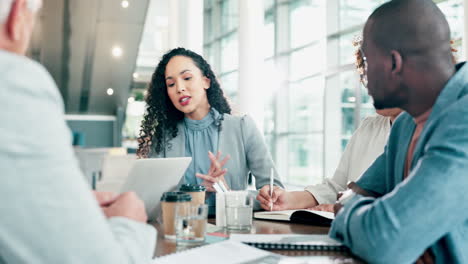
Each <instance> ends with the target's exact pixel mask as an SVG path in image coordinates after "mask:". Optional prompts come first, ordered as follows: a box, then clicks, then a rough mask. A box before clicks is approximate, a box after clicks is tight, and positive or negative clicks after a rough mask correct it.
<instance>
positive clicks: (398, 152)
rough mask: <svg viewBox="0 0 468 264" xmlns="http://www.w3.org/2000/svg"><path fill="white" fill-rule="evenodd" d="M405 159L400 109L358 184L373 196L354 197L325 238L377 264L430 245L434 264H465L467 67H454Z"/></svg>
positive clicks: (410, 258) (406, 134)
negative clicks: (407, 170)
mask: <svg viewBox="0 0 468 264" xmlns="http://www.w3.org/2000/svg"><path fill="white" fill-rule="evenodd" d="M457 69H458V71H457V73H456V74H455V75H454V76H453V77H452V78H451V79H450V80H449V82H448V83H447V84H446V86H445V87H444V89H443V90H442V92H441V93H440V95H439V97H438V98H437V101H436V103H435V104H434V106H433V110H432V113H431V115H430V116H429V119H428V121H427V122H426V124H425V127H424V129H423V131H422V133H421V135H420V138H419V140H418V143H417V145H416V148H415V150H414V154H413V161H412V164H411V172H410V174H409V176H408V178H406V179H403V171H404V164H405V160H406V154H407V150H408V146H409V143H410V141H411V136H412V134H413V131H414V128H415V123H414V120H413V118H412V117H411V116H410V115H409V114H407V113H403V114H402V115H401V116H400V117H399V118H398V119H397V120H396V122H395V124H394V126H393V128H392V131H391V134H390V137H389V141H388V143H387V146H386V148H385V152H384V153H383V154H382V155H381V156H380V157H379V158H378V159H377V160H376V161H375V162H374V163H373V164H372V166H371V167H370V168H369V169H368V170H367V171H366V172H365V173H364V174H363V176H362V177H361V178H360V180H359V181H358V182H357V184H358V185H359V186H360V187H362V188H363V189H365V190H367V191H369V192H372V193H374V194H376V196H377V197H378V198H370V197H362V196H359V195H357V196H355V197H354V198H353V199H352V200H350V201H349V202H348V203H346V205H345V206H344V207H343V209H342V210H341V211H340V212H339V213H338V215H337V217H336V219H335V220H334V221H333V224H332V228H331V230H330V236H331V237H332V238H335V239H337V240H339V241H341V242H343V243H344V244H345V245H346V246H348V247H349V248H350V249H351V250H352V251H353V252H354V253H355V254H356V255H358V256H360V257H362V258H364V259H365V260H367V261H369V262H373V263H374V262H375V263H412V262H415V261H416V260H417V259H418V257H420V256H421V255H422V254H423V253H424V251H425V250H426V249H428V248H429V249H431V251H432V253H433V254H434V256H435V261H436V263H467V262H468V202H467V199H468V96H467V94H468V65H464V64H460V65H457Z"/></svg>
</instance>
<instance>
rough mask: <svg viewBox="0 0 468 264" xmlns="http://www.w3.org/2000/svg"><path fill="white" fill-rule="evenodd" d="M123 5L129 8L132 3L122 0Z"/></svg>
mask: <svg viewBox="0 0 468 264" xmlns="http://www.w3.org/2000/svg"><path fill="white" fill-rule="evenodd" d="M121 5H122V7H123V8H127V7H128V6H129V5H130V3H129V2H128V1H127V0H124V1H122V3H121Z"/></svg>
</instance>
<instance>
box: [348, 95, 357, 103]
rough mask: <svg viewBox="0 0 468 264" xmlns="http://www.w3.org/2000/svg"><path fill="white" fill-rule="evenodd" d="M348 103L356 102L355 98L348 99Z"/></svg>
mask: <svg viewBox="0 0 468 264" xmlns="http://www.w3.org/2000/svg"><path fill="white" fill-rule="evenodd" d="M348 102H350V103H354V102H356V97H354V96H350V97H348Z"/></svg>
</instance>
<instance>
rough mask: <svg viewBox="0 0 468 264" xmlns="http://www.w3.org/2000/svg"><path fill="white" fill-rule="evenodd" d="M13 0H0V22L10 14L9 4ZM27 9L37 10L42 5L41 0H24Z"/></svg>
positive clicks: (13, 0)
mask: <svg viewBox="0 0 468 264" xmlns="http://www.w3.org/2000/svg"><path fill="white" fill-rule="evenodd" d="M13 2H15V0H0V24H3V22H5V20H6V19H7V18H8V15H9V14H10V10H11V6H12V5H13ZM26 2H27V4H28V8H29V10H31V11H32V12H34V13H35V12H37V11H38V10H39V8H41V6H42V0H26Z"/></svg>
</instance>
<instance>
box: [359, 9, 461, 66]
mask: <svg viewBox="0 0 468 264" xmlns="http://www.w3.org/2000/svg"><path fill="white" fill-rule="evenodd" d="M365 35H367V36H366V37H367V38H370V39H371V40H372V41H373V43H374V44H375V45H376V46H377V47H378V48H380V49H382V50H383V51H390V50H396V51H398V52H400V53H401V55H402V56H403V57H405V56H412V57H413V56H414V57H415V59H418V58H419V59H422V60H423V61H425V62H426V63H427V62H428V60H430V59H431V58H433V57H435V58H437V60H439V61H440V59H441V57H444V58H446V60H447V62H448V63H451V55H452V54H451V50H450V29H449V25H448V23H447V20H446V19H445V16H444V14H443V13H442V12H441V11H440V9H439V8H438V7H437V5H436V4H435V3H434V2H433V1H431V0H393V1H390V2H387V3H385V4H383V5H382V6H380V7H379V8H378V9H376V10H375V11H374V12H373V13H372V15H371V16H370V17H369V20H368V22H367V24H366V28H365ZM426 66H427V65H426Z"/></svg>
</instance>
